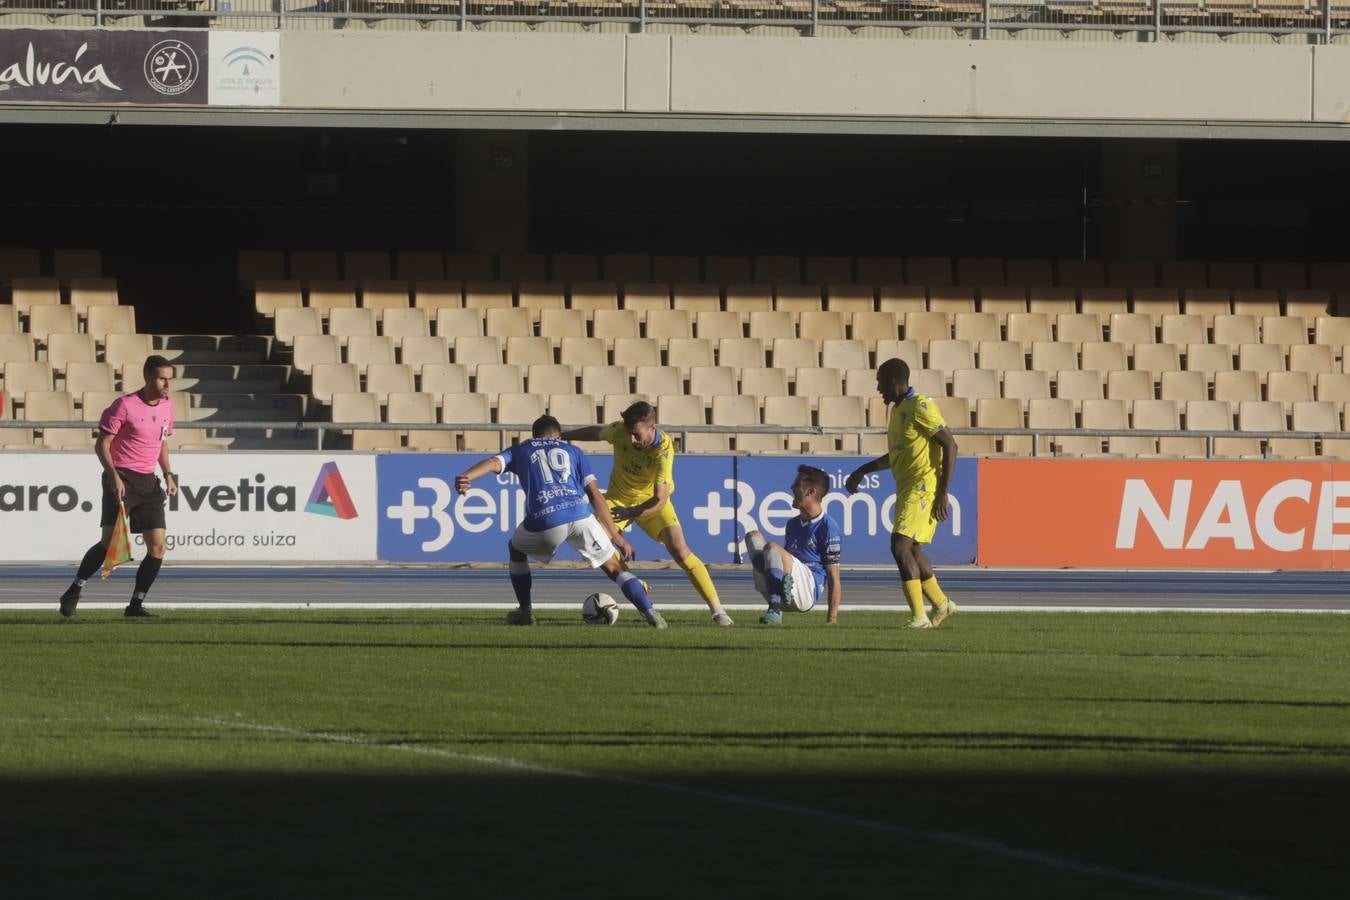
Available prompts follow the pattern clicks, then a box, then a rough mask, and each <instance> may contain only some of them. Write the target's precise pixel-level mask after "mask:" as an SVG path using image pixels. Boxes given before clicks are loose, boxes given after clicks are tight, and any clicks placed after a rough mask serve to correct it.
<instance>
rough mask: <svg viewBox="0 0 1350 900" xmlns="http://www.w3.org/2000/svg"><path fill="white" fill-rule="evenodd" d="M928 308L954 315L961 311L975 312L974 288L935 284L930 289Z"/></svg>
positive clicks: (931, 310) (932, 310) (950, 315)
mask: <svg viewBox="0 0 1350 900" xmlns="http://www.w3.org/2000/svg"><path fill="white" fill-rule="evenodd" d="M928 309H929V311H930V312H941V313H946V314H947V315H948V316H949V317H954V316H957V315H959V314H960V313H973V312H975V290H974V288H964V287H952V286H941V285H939V286H935V287H931V288H929V290H928Z"/></svg>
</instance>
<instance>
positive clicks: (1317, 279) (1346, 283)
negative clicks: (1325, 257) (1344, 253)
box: [1308, 262, 1350, 292]
mask: <svg viewBox="0 0 1350 900" xmlns="http://www.w3.org/2000/svg"><path fill="white" fill-rule="evenodd" d="M1308 287H1310V288H1312V289H1313V290H1318V291H1330V292H1336V291H1343V290H1350V263H1333V262H1321V263H1313V264H1312V265H1310V266H1309V267H1308Z"/></svg>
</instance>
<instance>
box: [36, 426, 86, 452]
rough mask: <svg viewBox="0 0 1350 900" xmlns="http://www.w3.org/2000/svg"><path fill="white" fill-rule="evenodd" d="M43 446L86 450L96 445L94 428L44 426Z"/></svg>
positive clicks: (55, 448)
mask: <svg viewBox="0 0 1350 900" xmlns="http://www.w3.org/2000/svg"><path fill="white" fill-rule="evenodd" d="M42 446H43V447H44V448H46V449H48V450H85V449H88V448H90V447H92V446H94V430H93V429H92V428H44V429H43V430H42Z"/></svg>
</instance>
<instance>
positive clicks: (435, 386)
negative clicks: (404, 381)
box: [418, 362, 469, 397]
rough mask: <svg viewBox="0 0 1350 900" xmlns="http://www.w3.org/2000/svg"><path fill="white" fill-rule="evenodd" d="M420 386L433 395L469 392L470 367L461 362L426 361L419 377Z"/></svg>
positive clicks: (422, 389)
mask: <svg viewBox="0 0 1350 900" xmlns="http://www.w3.org/2000/svg"><path fill="white" fill-rule="evenodd" d="M418 388H419V389H420V390H421V391H423V392H424V393H427V394H431V395H432V396H433V397H441V396H443V395H445V394H467V393H468V392H469V369H468V367H467V366H465V365H463V364H461V363H451V362H437V363H426V364H424V365H423V366H422V373H421V375H420V376H419V378H418Z"/></svg>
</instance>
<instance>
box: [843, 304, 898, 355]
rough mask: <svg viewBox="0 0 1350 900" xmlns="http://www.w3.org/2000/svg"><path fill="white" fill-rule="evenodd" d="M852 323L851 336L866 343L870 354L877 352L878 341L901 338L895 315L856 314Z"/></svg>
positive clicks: (882, 313)
mask: <svg viewBox="0 0 1350 900" xmlns="http://www.w3.org/2000/svg"><path fill="white" fill-rule="evenodd" d="M850 321H851V324H850V326H849V336H850V337H852V338H853V339H854V340H855V341H856V340H861V341H862V342H863V343H865V344H866V345H867V349H868V351H869V352H873V353H875V352H876V349H877V342H878V341H882V340H897V339H899V337H900V323H899V321H898V320H897V319H896V317H895V313H890V312H875V311H873V312H856V313H854V314H853V317H852V319H851V320H850Z"/></svg>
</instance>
